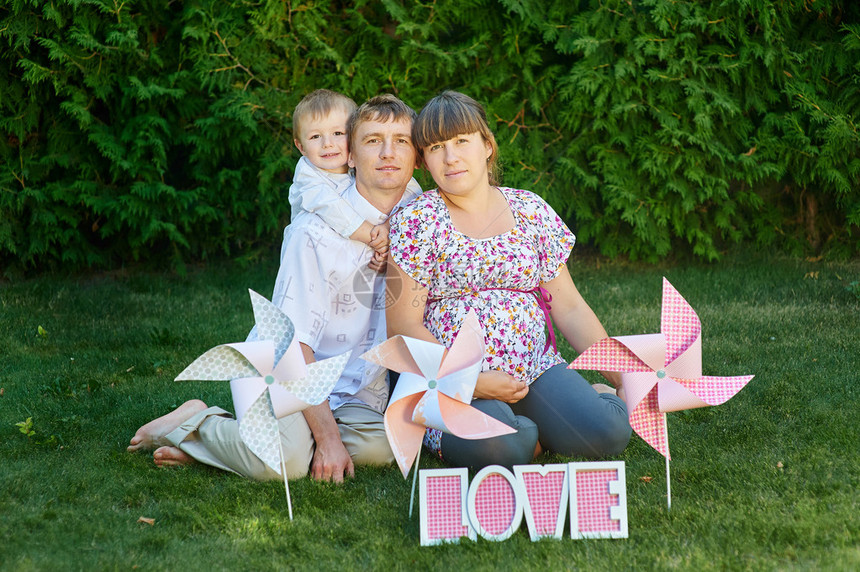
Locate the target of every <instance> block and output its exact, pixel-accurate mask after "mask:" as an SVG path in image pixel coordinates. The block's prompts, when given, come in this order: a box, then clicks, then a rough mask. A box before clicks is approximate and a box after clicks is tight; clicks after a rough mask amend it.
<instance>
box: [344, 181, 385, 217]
mask: <svg viewBox="0 0 860 572" xmlns="http://www.w3.org/2000/svg"><path fill="white" fill-rule="evenodd" d="M343 196H344V198H346V200H348V201H349V203H350V204H351V205H352V208H354V209H355V212H357V213H358V216H360V217H361V218H363V219H364V220H366V221H368V222H370V223H373V224H382V223H383V222H385V221H386V220H388V214H387V213H384V212H382V211H380V210H379V209H377V208H376V207H375V206H373V205H372V204H370V201H368V200H367V199H365V198H364V197H363V196H361V193H359V192H358V189H356V188H355V183H353V184H351V185H350V186H349V187H348V188H347V189H346V190H345V191H344V192H343Z"/></svg>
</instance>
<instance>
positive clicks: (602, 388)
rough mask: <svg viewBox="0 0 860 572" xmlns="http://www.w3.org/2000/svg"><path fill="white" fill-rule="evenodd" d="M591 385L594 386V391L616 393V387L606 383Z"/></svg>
mask: <svg viewBox="0 0 860 572" xmlns="http://www.w3.org/2000/svg"><path fill="white" fill-rule="evenodd" d="M591 387H592V388H594V391H596V392H597V393H611V394H612V395H616V391H615V388H614V387H610V386H608V385H606V384H605V383H595V384H593V385H592V386H591Z"/></svg>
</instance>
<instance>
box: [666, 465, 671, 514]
mask: <svg viewBox="0 0 860 572" xmlns="http://www.w3.org/2000/svg"><path fill="white" fill-rule="evenodd" d="M666 510H672V483H671V481H670V480H669V457H666Z"/></svg>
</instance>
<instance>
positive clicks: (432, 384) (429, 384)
mask: <svg viewBox="0 0 860 572" xmlns="http://www.w3.org/2000/svg"><path fill="white" fill-rule="evenodd" d="M427 387H429V388H430V389H436V380H435V379H431V380H429V381H427Z"/></svg>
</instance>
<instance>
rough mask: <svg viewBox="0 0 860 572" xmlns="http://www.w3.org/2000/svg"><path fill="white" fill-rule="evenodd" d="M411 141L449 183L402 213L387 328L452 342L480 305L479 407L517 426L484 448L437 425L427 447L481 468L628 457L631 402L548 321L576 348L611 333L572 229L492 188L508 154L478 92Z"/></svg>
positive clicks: (444, 99)
mask: <svg viewBox="0 0 860 572" xmlns="http://www.w3.org/2000/svg"><path fill="white" fill-rule="evenodd" d="M412 139H413V143H414V144H415V145H416V147H417V148H418V153H419V156H420V158H421V162H422V163H423V165H424V166H425V167H426V168H427V169H428V170H429V171H430V174H431V175H432V176H433V180H434V181H435V182H436V184H437V185H438V188H437V189H435V190H432V191H427V192H425V193H424V194H423V195H422V196H420V197H418V198H417V199H416V200H415V201H413V202H412V203H410V204H409V206H407V207H406V208H405V209H404V210H402V211H401V212H399V213H398V214H397V215H396V216H395V217H393V218H392V223H391V235H390V239H391V247H390V248H391V250H390V253H391V260H390V262H389V265H388V280H389V284H394V283H396V282H397V281H399V282H400V283H402V285H401V287H400V291H401V293H402V294H401V295H400V296H393V295H392V296H390V297H389V299H390V300H393V302H392V304H391V305H390V306H389V308H388V311H387V313H386V319H387V321H388V334H389V336H391V335H396V334H402V335H405V336H410V337H414V338H419V339H425V340H429V341H435V342H440V343H442V344H443V345H446V346H450V344H451V342H452V340H453V338H454V336H455V335H456V333H457V332H458V331H459V329H460V324H461V323H462V321H463V319H464V318H465V316H466V313H467V312H468V311H469V310H470V309H473V310H475V311H476V312H477V314H478V317H479V320H480V322H481V327H482V328H483V330H484V336H485V344H486V352H485V355H484V363H483V370H484V371H483V372H482V373H481V374H480V376H479V378H478V382H477V385H476V387H475V392H474V400H473V402H472V405H473V406H474V407H476V408H478V409H480V410H481V411H483V412H485V413H487V414H488V415H491V416H492V417H495V418H497V419H499V420H501V421H503V422H505V423H507V424H508V425H510V426H511V427H513V428H514V429H517V432H516V433H514V434H511V435H504V436H501V437H494V438H492V439H484V440H479V441H470V440H465V439H460V438H458V437H455V436H453V435H450V434H443V433H441V432H439V431H436V430H428V432H427V435H426V437H425V440H424V443H425V445H426V446H428V447H429V448H430V449H431V450H432V451H434V452H435V453H436V454H438V455H439V456H440V457H441V458H442V459H443V460H445V461H447V462H449V463H451V464H453V465H455V466H470V467H472V468H480V467H483V466H486V465H489V464H499V465H505V466H512V465H516V464H523V463H528V462H530V461H531V460H532V459H533V458H534V457H535V456H537V455H538V454H539V453H540V452H541V451H544V450H546V451H551V452H555V453H560V454H563V455H580V456H585V457H602V456H605V455H613V454H617V453H619V452H621V451H622V450H623V449H624V447H626V446H627V442H628V441H629V439H630V431H631V430H630V425H629V422H628V416H627V408H626V406H625V405H624V402H623V401H622V400H621V399H620V398H619V397H618V396H617V395H616V394H615V390H614V389H612V388H611V387H609V386H607V385H603V384H596V385H594V386H591V385H589V383H588V382H587V381H586V380H585V379H584V378H583V377H582V376H580V375H579V374H578V373H576V372H575V371H572V370H568V369H567V367H566V363H565V362H564V360H563V358H562V357H561V356H560V355H559V353H558V352H557V350H556V348H555V340H554V335H553V334H552V325H551V323H550V315H551V317H552V321H553V322H554V323H555V324H557V325H558V328H559V330H560V331H561V333H562V334H563V335H564V337H565V339H567V340H568V342H570V344H571V345H572V346H573V347H574V349H576V350H577V351H579V352H581V351H583V350H584V349H585V348H587V347H588V346H590V345H591V344H592V343H594V342H596V341H597V340H599V339H601V338H605V337H606V331H605V330H604V329H603V326H602V325H601V324H600V321H599V320H598V319H597V317H596V316H595V315H594V312H592V310H591V308H589V306H588V304H586V303H585V301H584V300H583V299H582V297H581V296H580V294H579V292H578V291H577V289H576V286H575V285H574V283H573V280H572V279H571V277H570V274H569V272H568V269H567V265H566V261H567V258H568V256H569V255H570V251H571V249H572V247H573V244H574V240H575V237H574V236H573V234H572V233H571V232H570V230H568V229H567V227H566V226H565V225H564V223H563V222H562V221H561V219H560V218H559V217H558V215H556V214H555V212H554V211H553V210H552V208H551V207H550V206H549V205H548V204H546V203H545V202H544V201H543V200H542V199H541V198H540V197H538V196H537V195H535V194H533V193H531V192H528V191H521V190H515V189H508V188H504V187H502V188H499V187H497V186H495V184H496V180H495V179H496V171H497V159H498V147H497V145H496V141H495V138H494V137H493V134H492V133H491V132H490V129H489V126H488V125H487V120H486V114H485V112H484V110H483V108H482V107H481V106H480V104H478V103H477V102H476V101H475V100H473V99H471V98H470V97H468V96H466V95H463V94H461V93H457V92H451V91H447V92H444V93H442V94H441V95H439V96H437V97H435V98H433V99H431V100H430V101H429V102H428V103H427V105H426V106H425V107H424V109H423V110H422V111H421V113H420V114H419V116H418V119H417V121H416V122H415V123H414V124H413V128H412ZM549 301H551V307H550V304H548V302H549ZM545 326H549V327H548V328H547V329H548V332H549V339H547V333H545ZM604 376H605V377H606V378H607V380H609V382H610V383H612V384H613V385H615V386H619V385H620V379H618V378H617V377H615V376H616V374H611V373H605V374H604Z"/></svg>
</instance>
